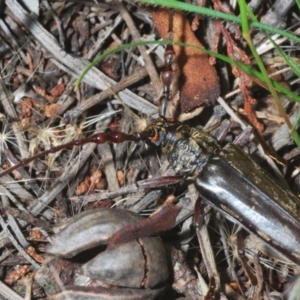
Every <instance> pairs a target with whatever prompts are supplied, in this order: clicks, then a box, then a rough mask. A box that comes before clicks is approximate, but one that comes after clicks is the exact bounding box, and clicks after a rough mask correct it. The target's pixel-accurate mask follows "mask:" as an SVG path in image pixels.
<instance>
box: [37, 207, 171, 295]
mask: <svg viewBox="0 0 300 300" xmlns="http://www.w3.org/2000/svg"><path fill="white" fill-rule="evenodd" d="M141 219H143V218H142V217H140V216H139V215H137V214H135V213H132V212H130V211H127V210H118V209H97V210H92V211H87V212H84V213H81V214H79V215H77V216H75V217H73V218H71V220H70V222H69V224H68V225H67V226H66V227H65V228H64V229H63V230H62V231H61V232H59V233H58V234H57V235H56V237H55V238H54V239H53V242H52V243H51V245H49V246H48V247H47V249H46V252H47V253H49V254H52V255H54V256H58V257H65V258H71V257H73V256H75V255H77V254H79V253H81V252H83V251H85V250H88V249H91V248H94V247H96V246H98V245H101V244H106V243H107V241H108V239H109V238H110V237H111V235H113V234H114V233H115V232H117V231H118V230H120V229H121V228H122V227H123V226H126V225H128V224H132V223H134V222H138V221H139V220H141ZM66 264H69V266H68V267H66V268H65V266H66ZM78 267H79V264H78V263H74V262H72V260H64V259H58V258H54V259H53V260H51V261H49V262H48V265H47V264H45V266H44V267H43V268H41V269H42V270H39V271H38V272H37V275H36V279H37V281H38V282H39V284H40V285H41V286H43V287H44V289H45V290H47V287H51V291H48V293H49V294H51V295H52V296H51V299H57V300H58V299H107V300H113V299H123V298H124V297H125V298H126V299H129V300H135V299H146V298H147V297H148V298H147V299H154V298H155V297H156V296H157V295H158V294H159V293H160V292H161V289H155V287H156V286H159V285H160V286H161V285H162V284H163V283H164V282H165V281H166V280H167V279H168V276H169V271H168V266H167V260H166V253H165V248H164V245H163V243H162V241H161V240H160V238H154V237H145V238H140V239H138V240H133V241H130V242H128V243H125V244H121V245H118V246H117V247H114V248H110V249H108V250H105V251H103V252H102V253H100V254H98V255H97V256H96V257H94V258H93V259H92V260H91V261H88V262H87V263H85V264H84V265H83V266H81V267H79V268H78ZM50 269H52V271H51V272H50V273H49V270H50ZM53 270H54V271H55V272H54V273H56V274H60V280H61V283H62V284H65V285H70V284H71V285H74V279H73V278H72V276H73V274H74V273H78V272H79V273H83V274H84V275H86V276H88V277H90V278H91V279H95V280H96V281H97V280H100V281H102V282H104V283H106V284H109V285H113V286H116V287H114V288H112V289H107V291H106V289H104V290H103V289H102V290H101V289H99V290H97V289H95V288H94V287H78V286H74V287H69V288H68V289H67V290H64V291H61V292H60V290H61V289H60V286H61V285H60V286H57V284H56V277H55V276H54V275H52V273H53ZM71 274H72V275H71ZM65 275H67V276H65ZM117 287H118V288H117ZM119 287H126V288H127V289H119ZM140 288H143V289H141V290H142V291H143V293H145V295H144V294H143V295H142V294H140V293H142V292H141V291H140ZM149 288H151V290H149ZM152 288H154V289H153V290H152ZM123 290H124V291H126V293H125V294H124V296H122V295H121V294H120V293H122V292H123ZM74 291H76V292H74ZM111 291H114V292H116V294H114V292H113V293H111ZM46 292H47V291H46ZM72 293H75V294H76V295H73V294H72ZM77 293H78V295H79V296H77ZM95 293H96V294H97V293H103V295H102V294H99V295H96V296H95ZM68 297H69V298H68ZM97 297H98V298H97ZM101 297H102V298H101Z"/></svg>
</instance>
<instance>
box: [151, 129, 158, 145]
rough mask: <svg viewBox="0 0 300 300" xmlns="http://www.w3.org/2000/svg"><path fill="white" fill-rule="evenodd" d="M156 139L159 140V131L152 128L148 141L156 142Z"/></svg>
mask: <svg viewBox="0 0 300 300" xmlns="http://www.w3.org/2000/svg"><path fill="white" fill-rule="evenodd" d="M158 140H159V133H158V131H157V130H153V131H152V132H151V136H150V141H151V142H153V143H156V142H158Z"/></svg>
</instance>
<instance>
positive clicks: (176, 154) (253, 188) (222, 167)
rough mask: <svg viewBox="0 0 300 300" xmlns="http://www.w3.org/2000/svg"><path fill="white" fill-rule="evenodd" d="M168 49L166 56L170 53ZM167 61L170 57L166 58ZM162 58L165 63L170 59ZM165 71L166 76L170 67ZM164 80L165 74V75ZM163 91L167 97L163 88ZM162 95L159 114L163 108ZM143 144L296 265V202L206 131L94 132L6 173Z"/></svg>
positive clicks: (179, 127) (299, 204)
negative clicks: (54, 156) (52, 158)
mask: <svg viewBox="0 0 300 300" xmlns="http://www.w3.org/2000/svg"><path fill="white" fill-rule="evenodd" d="M170 49H172V48H171V47H168V48H167V50H168V53H171V55H173V53H172V51H170ZM168 59H170V60H172V59H173V58H172V57H171V58H170V57H169V58H168ZM168 59H167V60H166V61H167V62H169V60H168ZM166 71H167V72H170V68H169V65H168V64H167V66H166ZM165 77H166V78H168V76H165ZM164 84H165V89H164V90H165V92H166V93H168V87H166V85H168V84H169V83H164ZM165 99H168V95H165V96H164V99H163V105H162V107H163V108H162V110H161V114H164V110H165V107H166V104H165V102H164V101H165ZM125 141H134V142H138V141H145V142H147V143H149V144H151V145H153V146H154V147H160V148H161V150H162V152H163V153H164V154H166V155H167V159H168V161H169V163H170V164H171V165H172V167H173V168H174V170H175V171H176V173H177V174H179V175H183V176H185V177H191V178H193V180H194V183H195V186H196V188H197V189H198V191H199V193H200V195H201V196H202V197H203V198H205V199H206V200H207V201H208V202H210V203H211V204H212V205H213V206H214V207H215V208H217V209H219V210H220V211H221V212H222V213H225V214H226V215H227V217H228V218H229V219H232V220H233V221H234V222H237V223H239V224H240V225H242V226H243V227H244V228H245V229H246V230H247V231H248V232H249V233H251V234H254V235H256V236H257V237H259V238H260V239H262V240H263V241H265V242H266V243H267V244H268V245H270V246H272V247H273V248H275V249H276V250H278V251H279V252H280V253H282V254H283V255H284V256H285V257H287V258H288V259H290V260H291V261H292V262H294V263H295V264H297V265H298V266H300V239H299V235H300V200H299V199H298V197H296V196H295V195H294V194H292V193H291V192H289V191H286V190H284V189H283V188H282V187H281V186H280V185H279V184H278V183H277V182H276V180H275V179H273V178H272V176H270V175H269V174H268V173H267V172H266V171H265V170H263V169H262V168H261V167H260V166H259V165H258V164H256V163H255V162H254V161H253V160H252V159H251V157H250V156H249V155H247V154H246V153H245V152H243V151H242V150H241V149H240V148H239V147H237V146H236V145H233V144H227V145H226V146H225V147H223V148H221V147H220V146H219V145H218V143H217V141H216V140H215V139H214V138H213V137H211V136H209V135H208V134H207V133H205V132H203V131H201V130H198V129H196V128H193V127H189V126H187V125H185V124H182V123H180V122H176V121H173V120H171V119H166V118H164V117H163V116H160V117H159V118H158V119H156V120H154V121H153V122H152V123H151V124H150V125H148V126H147V128H146V129H145V130H144V131H141V132H138V133H133V134H127V133H123V132H119V131H116V132H111V133H98V134H96V135H93V136H90V137H87V138H84V139H81V140H77V141H73V142H69V143H67V144H64V145H60V146H57V147H54V148H52V149H49V150H47V151H44V152H42V153H39V154H36V155H35V156H33V157H30V158H28V159H25V160H23V161H22V162H20V163H19V164H16V165H15V166H13V167H11V168H9V169H7V170H6V171H4V172H2V173H1V174H0V177H2V176H4V175H6V174H8V173H11V172H12V171H13V170H16V169H18V168H19V167H21V166H24V165H26V164H28V163H29V162H31V161H33V160H35V159H38V158H41V157H43V156H45V155H47V154H49V153H55V152H58V151H60V150H62V149H65V148H67V147H71V146H80V145H84V144H86V143H96V144H102V143H106V142H112V143H123V142H125Z"/></svg>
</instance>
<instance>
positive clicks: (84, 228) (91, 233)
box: [45, 208, 142, 258]
mask: <svg viewBox="0 0 300 300" xmlns="http://www.w3.org/2000/svg"><path fill="white" fill-rule="evenodd" d="M141 219H142V217H141V216H139V215H138V214H135V213H133V212H130V211H128V210H126V211H125V210H119V209H109V208H103V209H94V210H89V211H86V212H83V213H81V214H78V215H76V216H75V217H73V218H71V220H70V222H69V224H68V225H67V226H66V227H65V228H64V229H63V230H62V231H61V232H59V234H57V235H56V237H55V238H54V239H53V241H52V243H51V244H50V245H49V246H48V247H47V248H46V249H45V251H46V252H47V253H49V254H51V255H54V256H59V257H64V258H71V257H73V256H75V255H76V254H78V253H80V252H83V251H85V250H88V249H91V248H94V247H96V246H99V245H104V244H106V243H107V240H108V239H109V237H110V236H111V235H112V234H113V233H115V232H117V231H118V230H120V229H121V228H122V227H123V226H125V225H128V224H130V223H134V222H137V221H139V220H141Z"/></svg>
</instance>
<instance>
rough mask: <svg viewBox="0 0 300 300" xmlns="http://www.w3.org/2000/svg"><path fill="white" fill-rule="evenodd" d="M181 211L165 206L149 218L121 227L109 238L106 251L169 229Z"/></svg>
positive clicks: (173, 206) (171, 206)
mask: <svg viewBox="0 0 300 300" xmlns="http://www.w3.org/2000/svg"><path fill="white" fill-rule="evenodd" d="M181 209H182V207H178V206H176V205H170V204H167V205H164V206H162V208H161V209H160V210H159V211H158V212H156V213H155V214H154V215H152V216H150V217H149V218H147V219H143V220H141V221H139V222H138V223H132V224H129V225H127V226H125V227H123V228H122V229H121V230H119V231H117V232H116V233H114V234H113V235H112V236H111V237H110V239H109V241H108V245H107V249H111V248H114V247H116V246H117V245H119V244H123V243H127V242H129V241H132V240H135V239H138V238H142V237H146V236H150V235H153V234H157V233H159V232H162V231H166V230H169V229H171V228H172V227H173V225H174V223H175V220H176V217H177V216H178V214H179V213H180V211H181Z"/></svg>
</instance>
